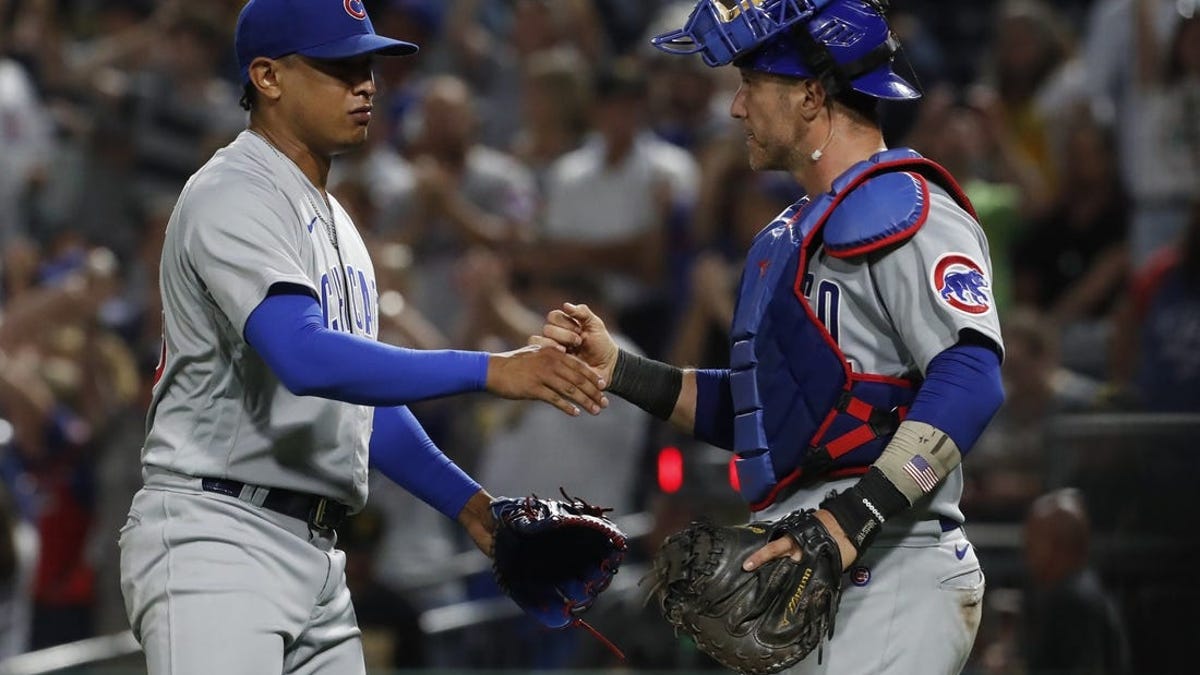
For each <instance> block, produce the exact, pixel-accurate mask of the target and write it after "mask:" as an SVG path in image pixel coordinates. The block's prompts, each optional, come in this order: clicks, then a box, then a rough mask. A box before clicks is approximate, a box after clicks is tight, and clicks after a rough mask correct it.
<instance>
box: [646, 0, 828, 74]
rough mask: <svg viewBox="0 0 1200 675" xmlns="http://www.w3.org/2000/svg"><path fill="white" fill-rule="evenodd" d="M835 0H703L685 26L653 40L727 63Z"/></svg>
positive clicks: (718, 63)
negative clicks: (724, 1) (723, 0)
mask: <svg viewBox="0 0 1200 675" xmlns="http://www.w3.org/2000/svg"><path fill="white" fill-rule="evenodd" d="M832 1H833V0H726V2H731V3H732V4H729V5H726V4H725V3H723V2H721V1H720V0H700V2H699V3H698V4H697V5H696V8H695V9H694V10H692V14H691V16H689V17H688V20H687V23H686V24H685V25H684V27H683V28H681V29H679V30H676V31H672V32H670V33H663V34H662V35H658V36H656V37H654V38H652V39H651V40H650V42H651V43H652V44H653V45H654V46H655V47H657V48H659V49H661V50H663V51H665V52H668V53H671V54H696V53H699V54H700V57H701V58H703V59H704V63H706V64H708V65H709V66H712V67H714V68H715V67H717V66H725V65H729V64H730V63H733V61H734V59H736V58H737V57H739V56H742V55H743V54H745V53H747V52H749V51H751V50H753V49H754V48H756V47H757V46H759V45H760V44H762V43H763V42H764V41H766V40H767V39H768V38H770V37H772V36H774V35H777V34H779V33H782V32H783V31H785V30H788V29H790V28H791V27H792V26H793V25H795V24H797V23H799V22H801V21H804V20H806V19H809V18H811V17H812V16H813V15H814V14H816V13H817V11H818V10H819V9H820V8H821V7H823V6H825V5H828V4H829V3H830V2H832Z"/></svg>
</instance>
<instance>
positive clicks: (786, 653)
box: [651, 509, 842, 675]
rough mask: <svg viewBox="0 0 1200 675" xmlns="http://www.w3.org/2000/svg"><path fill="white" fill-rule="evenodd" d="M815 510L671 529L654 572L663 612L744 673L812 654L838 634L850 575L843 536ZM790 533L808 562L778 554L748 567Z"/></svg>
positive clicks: (711, 652)
mask: <svg viewBox="0 0 1200 675" xmlns="http://www.w3.org/2000/svg"><path fill="white" fill-rule="evenodd" d="M813 513H814V511H813V510H811V509H809V510H806V511H794V512H792V513H791V514H789V515H788V516H787V517H785V518H783V519H781V520H778V521H774V522H761V523H751V524H749V525H740V526H736V527H716V526H714V525H712V524H711V523H706V522H695V523H692V524H691V525H690V526H688V527H687V528H686V529H684V530H683V531H681V532H677V533H676V534H673V535H671V536H670V537H669V538H667V540H666V541H665V542H663V545H662V548H661V549H660V550H659V552H658V554H657V555H656V556H655V558H654V570H653V572H651V575H652V577H653V579H654V581H655V586H654V589H653V591H652V592H653V593H654V594H655V595H656V596H657V598H658V601H659V605H660V606H661V608H662V612H663V616H665V617H666V619H667V621H668V622H670V623H671V625H672V626H674V627H675V630H676V631H683V632H684V633H687V634H688V635H690V636H692V638H693V639H694V640H695V641H696V645H697V646H698V647H699V648H700V650H701V651H703V652H704V653H706V654H708V655H709V656H711V657H713V658H714V659H716V660H717V661H719V662H720V663H722V664H723V665H725V666H727V667H729V668H732V669H734V670H736V671H738V672H741V673H747V674H750V675H759V674H763V673H776V672H779V671H781V670H783V669H784V668H787V667H789V666H792V665H794V664H796V663H797V662H799V661H800V660H801V659H803V658H804V657H805V656H808V654H809V653H810V652H812V651H813V650H814V649H817V648H818V647H820V646H821V643H822V642H823V641H824V639H825V638H826V637H828V636H831V635H832V634H833V623H834V617H835V616H836V614H837V607H838V601H839V599H840V598H841V580H842V559H841V554H840V552H839V551H838V547H837V543H836V542H835V541H834V540H833V538H832V537H831V536H830V535H829V532H828V531H827V530H826V529H825V526H824V525H822V524H821V521H819V520H817V518H816V517H815V516H814V515H813ZM783 536H790V537H792V538H793V539H795V540H796V543H797V544H798V545H799V547H800V549H801V550H802V551H803V558H802V560H801V562H795V561H793V560H791V559H790V558H786V557H785V558H777V559H775V560H771V561H770V562H768V563H766V564H764V565H762V566H760V567H759V568H758V569H755V570H754V571H752V572H746V571H743V570H742V563H743V562H745V560H746V558H748V557H750V555H751V554H753V553H754V552H755V551H757V550H758V549H760V548H762V547H763V546H764V545H766V544H767V542H769V541H771V540H773V539H776V538H778V537H783Z"/></svg>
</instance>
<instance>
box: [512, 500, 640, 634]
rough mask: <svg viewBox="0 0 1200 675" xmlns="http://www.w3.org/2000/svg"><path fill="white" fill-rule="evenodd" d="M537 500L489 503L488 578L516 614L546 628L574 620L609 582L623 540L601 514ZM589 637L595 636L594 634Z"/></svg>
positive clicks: (574, 503)
mask: <svg viewBox="0 0 1200 675" xmlns="http://www.w3.org/2000/svg"><path fill="white" fill-rule="evenodd" d="M563 499H564V500H565V501H559V500H554V499H540V498H538V497H537V496H536V495H531V496H529V497H521V498H499V499H496V500H494V501H493V502H492V515H493V516H494V517H495V519H496V529H495V556H494V559H493V562H492V572H493V574H494V576H495V578H496V583H497V584H499V586H500V588H501V589H502V590H503V591H504V592H505V593H507V594H508V595H509V597H511V598H512V599H513V600H514V601H515V602H516V603H517V604H518V605H520V606H521V609H524V610H525V612H526V613H528V614H529V615H531V616H533V617H534V618H536V619H537V620H538V621H540V622H542V623H543V624H544V625H546V626H548V627H550V628H563V627H566V626H569V625H572V624H582V625H583V626H585V627H587V628H590V627H589V626H587V624H585V623H583V621H582V620H581V619H580V618H579V614H581V613H582V612H583V611H584V610H586V609H587V608H588V607H590V606H591V605H592V603H593V602H595V600H596V596H598V595H599V594H600V592H601V591H603V590H604V589H605V588H608V584H609V582H610V581H612V577H613V575H614V574H616V573H617V568H618V567H620V565H621V560H622V559H623V558H624V557H625V550H626V548H627V545H626V543H625V534H624V533H622V532H621V530H619V529H617V526H616V525H615V524H614V523H613V522H612V521H611V520H609V519H608V518H607V517H605V515H604V514H605V513H606V512H607V511H610V510H611V509H603V508H599V507H595V506H591V505H590V504H588V503H586V502H584V501H583V500H582V499H576V498H572V497H568V496H567V494H566V493H565V492H564V493H563ZM593 632H594V631H593Z"/></svg>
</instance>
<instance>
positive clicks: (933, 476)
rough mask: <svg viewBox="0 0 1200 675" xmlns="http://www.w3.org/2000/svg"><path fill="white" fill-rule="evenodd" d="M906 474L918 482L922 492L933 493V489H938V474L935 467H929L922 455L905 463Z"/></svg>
mask: <svg viewBox="0 0 1200 675" xmlns="http://www.w3.org/2000/svg"><path fill="white" fill-rule="evenodd" d="M904 473H906V474H908V475H909V476H910V477H912V479H913V480H914V481H916V482H917V485H918V486H920V488H921V491H922V492H932V491H933V488H935V487H937V484H938V475H937V472H935V471H934V470H933V467H932V466H929V462H926V461H925V458H924V457H922V456H920V455H916V456H914V457H913V458H912V459H910V460H908V461H907V462H905V464H904Z"/></svg>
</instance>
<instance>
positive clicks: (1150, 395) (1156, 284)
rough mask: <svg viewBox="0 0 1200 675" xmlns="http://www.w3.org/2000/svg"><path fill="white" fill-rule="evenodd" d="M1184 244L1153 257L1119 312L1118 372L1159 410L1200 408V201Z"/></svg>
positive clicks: (1141, 400)
mask: <svg viewBox="0 0 1200 675" xmlns="http://www.w3.org/2000/svg"><path fill="white" fill-rule="evenodd" d="M1191 218H1192V219H1191V223H1190V224H1189V226H1188V228H1187V231H1186V232H1184V236H1183V240H1182V242H1181V243H1180V245H1179V246H1171V247H1167V248H1166V249H1164V250H1162V251H1160V252H1159V254H1158V255H1157V256H1155V257H1154V258H1152V259H1151V261H1150V263H1149V264H1148V265H1147V266H1146V269H1145V271H1143V272H1142V273H1141V274H1139V275H1138V277H1137V278H1136V279H1135V280H1134V283H1133V285H1132V288H1131V290H1130V291H1129V293H1128V297H1127V298H1126V299H1125V301H1124V302H1123V303H1122V306H1121V309H1120V311H1119V312H1118V315H1117V316H1118V318H1117V328H1116V335H1115V339H1114V342H1113V345H1114V350H1113V354H1112V362H1113V377H1114V380H1115V382H1116V384H1117V387H1118V389H1119V390H1121V391H1129V390H1130V389H1131V388H1132V391H1131V392H1130V393H1132V394H1133V396H1134V398H1135V402H1136V404H1137V405H1138V406H1139V407H1141V408H1144V409H1146V410H1153V411H1155V412H1190V413H1194V412H1196V411H1197V410H1200V202H1196V204H1195V205H1193V207H1192V216H1191Z"/></svg>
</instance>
